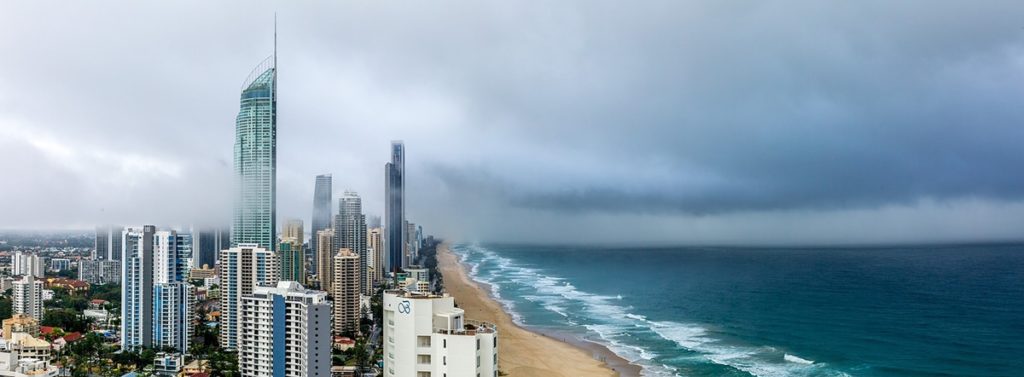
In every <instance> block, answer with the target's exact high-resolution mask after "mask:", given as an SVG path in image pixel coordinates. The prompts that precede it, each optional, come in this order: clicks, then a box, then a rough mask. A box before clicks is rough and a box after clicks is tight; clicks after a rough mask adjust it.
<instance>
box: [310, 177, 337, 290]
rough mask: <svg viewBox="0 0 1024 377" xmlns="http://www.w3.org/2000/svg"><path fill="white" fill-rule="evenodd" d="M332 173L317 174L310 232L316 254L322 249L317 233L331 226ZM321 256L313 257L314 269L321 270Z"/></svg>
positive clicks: (312, 247)
mask: <svg viewBox="0 0 1024 377" xmlns="http://www.w3.org/2000/svg"><path fill="white" fill-rule="evenodd" d="M331 185H332V183H331V175H330V174H323V175H318V176H316V186H315V187H314V188H313V221H312V222H311V223H310V224H312V226H313V229H312V230H311V231H310V233H309V236H310V237H309V242H310V243H311V244H312V246H311V247H310V249H312V250H313V253H314V254H316V252H317V250H320V248H319V246H317V245H319V237H317V233H319V232H320V231H321V230H324V229H327V228H330V227H331V200H332V199H331V198H332V194H331ZM319 263H320V258H319V257H314V258H313V270H314V271H319V268H320V265H319Z"/></svg>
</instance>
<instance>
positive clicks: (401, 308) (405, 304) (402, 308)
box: [398, 300, 412, 314]
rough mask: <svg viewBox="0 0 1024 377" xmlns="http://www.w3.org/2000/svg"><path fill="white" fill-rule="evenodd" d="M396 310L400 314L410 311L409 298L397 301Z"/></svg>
mask: <svg viewBox="0 0 1024 377" xmlns="http://www.w3.org/2000/svg"><path fill="white" fill-rule="evenodd" d="M398 312H399V313H402V314H409V313H412V303H410V302H409V300H402V302H399V303H398Z"/></svg>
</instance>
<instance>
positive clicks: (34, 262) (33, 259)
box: [11, 251, 46, 278]
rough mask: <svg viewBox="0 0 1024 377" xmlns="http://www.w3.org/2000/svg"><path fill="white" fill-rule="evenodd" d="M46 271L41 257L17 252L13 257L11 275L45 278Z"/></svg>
mask: <svg viewBox="0 0 1024 377" xmlns="http://www.w3.org/2000/svg"><path fill="white" fill-rule="evenodd" d="M45 270H46V269H45V266H43V258H41V257H39V255H36V254H31V253H23V252H21V251H15V252H14V255H12V256H11V275H14V276H17V275H32V276H35V277H37V278H43V277H45V276H46V275H45V272H46V271H45Z"/></svg>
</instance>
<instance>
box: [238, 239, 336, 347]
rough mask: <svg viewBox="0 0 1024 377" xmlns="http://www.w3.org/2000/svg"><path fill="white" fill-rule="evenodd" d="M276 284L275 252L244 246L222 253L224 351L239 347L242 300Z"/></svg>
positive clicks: (249, 245)
mask: <svg viewBox="0 0 1024 377" xmlns="http://www.w3.org/2000/svg"><path fill="white" fill-rule="evenodd" d="M277 280H278V272H277V258H276V257H275V256H274V252H273V251H270V250H267V249H264V248H262V247H259V246H258V245H257V244H245V243H243V244H239V245H238V246H237V247H232V248H231V249H228V250H224V251H222V252H221V253H220V281H221V286H220V311H221V317H220V326H221V328H220V344H221V347H224V348H228V349H237V348H238V347H239V343H238V337H239V333H240V330H241V327H242V317H241V313H242V298H243V297H246V296H248V295H251V294H252V293H253V290H254V289H255V288H256V287H261V286H262V287H270V286H274V285H275V284H277ZM328 317H329V316H328ZM328 332H329V331H328Z"/></svg>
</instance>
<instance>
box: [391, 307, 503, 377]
mask: <svg viewBox="0 0 1024 377" xmlns="http://www.w3.org/2000/svg"><path fill="white" fill-rule="evenodd" d="M497 375H498V331H497V328H495V326H494V325H492V324H489V323H483V322H477V321H471V320H468V319H465V312H464V311H463V310H462V309H459V308H456V307H455V300H454V299H453V298H452V297H450V296H447V295H445V296H438V295H427V294H414V293H406V292H401V291H387V292H385V293H384V376H385V377H398V376H445V377H479V376H486V377H492V376H497Z"/></svg>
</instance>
